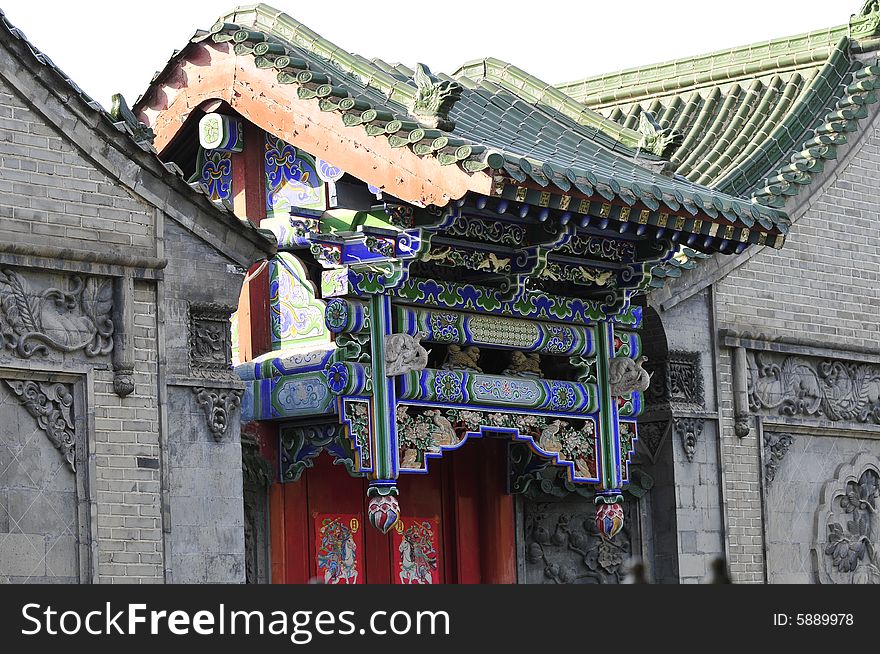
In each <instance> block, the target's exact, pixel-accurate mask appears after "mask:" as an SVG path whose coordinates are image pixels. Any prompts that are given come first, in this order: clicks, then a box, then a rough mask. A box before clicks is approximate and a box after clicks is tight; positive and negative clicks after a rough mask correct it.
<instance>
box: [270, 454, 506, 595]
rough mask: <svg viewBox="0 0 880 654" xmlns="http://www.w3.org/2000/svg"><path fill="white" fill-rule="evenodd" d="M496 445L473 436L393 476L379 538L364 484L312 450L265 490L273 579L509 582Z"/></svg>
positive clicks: (501, 469) (501, 457)
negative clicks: (395, 496)
mask: <svg viewBox="0 0 880 654" xmlns="http://www.w3.org/2000/svg"><path fill="white" fill-rule="evenodd" d="M504 452H505V450H504V443H503V442H501V441H495V440H491V439H475V440H474V441H472V442H469V443H467V444H466V446H465V447H463V448H462V449H461V450H459V451H457V452H453V453H449V454H447V455H446V456H444V457H443V458H442V459H435V460H432V461H431V462H430V465H429V470H430V472H429V474H427V475H415V474H405V475H401V477H400V479H399V480H398V488H399V490H400V505H401V514H402V515H401V519H400V520H399V521H398V522H397V524H396V525H395V526H394V527H393V528H392V530H391V531H390V532H389V533H388V534H382V533H381V532H380V531H378V530H377V529H375V528H373V527H372V526H371V525H370V524H369V521H368V520H367V513H366V511H367V499H366V488H367V481H366V480H364V479H358V478H354V477H351V476H350V475H349V474H348V473H347V472H346V470H345V468H344V467H342V466H334V465H333V464H332V462H331V460H330V458H329V457H327V456H324V455H322V456H320V457H319V458H318V459H317V460H316V461H315V467H314V468H311V469H309V470H306V471H305V473H303V475H302V477H301V478H300V480H299V481H298V482H296V483H289V484H275V485H273V488H272V501H271V530H272V545H273V548H272V570H273V580H274V581H275V582H276V583H279V582H280V583H305V582H308V581H315V582H319V583H329V584H340V585H344V584H354V583H358V584H363V583H373V584H376V583H378V584H387V583H404V584H406V583H416V584H426V583H432V584H437V583H481V582H482V583H512V582H514V581H515V555H514V538H513V533H514V532H513V529H514V524H513V521H514V515H513V501H512V498H511V497H510V496H509V495H506V494H505V490H504V489H505V480H504V474H505V471H504Z"/></svg>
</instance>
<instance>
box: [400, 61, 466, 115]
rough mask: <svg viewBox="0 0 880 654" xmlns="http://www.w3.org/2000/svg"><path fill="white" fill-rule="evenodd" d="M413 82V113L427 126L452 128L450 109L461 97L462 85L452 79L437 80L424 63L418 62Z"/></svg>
mask: <svg viewBox="0 0 880 654" xmlns="http://www.w3.org/2000/svg"><path fill="white" fill-rule="evenodd" d="M413 82H414V83H415V85H416V97H415V101H414V102H413V108H412V113H413V115H414V116H416V117H417V118H418V119H419V122H420V123H422V125H424V126H425V127H434V128H437V129H444V130H451V129H452V128H453V127H454V123H453V122H452V121H450V120H449V110H450V109H452V105H454V104H455V103H456V102H457V101H458V99H459V98H460V97H461V91H462V87H461V85H460V84H459V83H458V82H454V81H451V80H443V81H439V82H435V81H434V79H433V78H432V76H431V71H430V70H429V69H428V67H427V66H425V65H424V64H416V70H415V73H414V74H413Z"/></svg>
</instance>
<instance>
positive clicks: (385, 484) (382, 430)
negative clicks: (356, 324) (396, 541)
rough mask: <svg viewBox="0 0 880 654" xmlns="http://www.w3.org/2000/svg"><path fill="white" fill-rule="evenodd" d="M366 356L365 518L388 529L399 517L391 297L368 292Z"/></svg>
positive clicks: (383, 529)
mask: <svg viewBox="0 0 880 654" xmlns="http://www.w3.org/2000/svg"><path fill="white" fill-rule="evenodd" d="M369 306H370V358H371V363H372V372H373V399H372V402H371V404H370V438H371V439H372V445H373V456H374V457H375V458H374V467H373V473H372V475H371V476H370V477H371V481H370V486H369V488H368V489H367V497H369V498H370V502H369V508H368V513H369V519H370V522H371V523H372V524H373V526H374V527H376V528H377V529H379V530H380V531H382V532H383V533H388V531H389V530H390V529H391V527H393V526H394V523H395V522H397V519H398V518H399V517H400V505H399V503H398V500H397V495H398V491H397V485H396V484H397V476H398V470H399V466H398V461H397V451H398V448H397V413H396V407H397V397H396V394H395V387H394V378H393V377H388V376H387V375H386V374H385V337H386V336H388V335H389V334H390V333H391V298H390V297H389V296H388V295H384V294H376V295H372V296H370V303H369Z"/></svg>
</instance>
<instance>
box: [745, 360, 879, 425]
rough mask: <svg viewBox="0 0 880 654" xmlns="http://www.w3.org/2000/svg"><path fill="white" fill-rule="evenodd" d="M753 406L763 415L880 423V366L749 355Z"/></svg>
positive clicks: (750, 399) (750, 393)
mask: <svg viewBox="0 0 880 654" xmlns="http://www.w3.org/2000/svg"><path fill="white" fill-rule="evenodd" d="M747 358H748V391H749V408H750V409H751V410H753V411H756V412H760V413H764V414H776V415H780V416H792V417H799V418H824V419H826V420H831V421H834V422H855V423H873V424H878V423H880V366H877V365H872V364H865V363H858V362H856V361H844V360H840V359H818V358H812V357H803V356H785V355H781V354H777V353H768V352H749V353H748V357H747Z"/></svg>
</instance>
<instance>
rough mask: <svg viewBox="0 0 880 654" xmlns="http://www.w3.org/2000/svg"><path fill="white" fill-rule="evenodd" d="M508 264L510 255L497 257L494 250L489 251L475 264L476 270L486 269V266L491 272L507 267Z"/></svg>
mask: <svg viewBox="0 0 880 654" xmlns="http://www.w3.org/2000/svg"><path fill="white" fill-rule="evenodd" d="M508 265H510V257H505V258H504V259H499V258H498V256H497V255H496V254H495V253H494V252H490V253H489V256H488V257H487V258H485V259H483V260H482V261H481V262H480V263H478V264H477V270H486V269H487V268H488V269H489V270H491V271H492V272H495V271H497V270H503V269H505V268H507V266H508Z"/></svg>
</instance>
